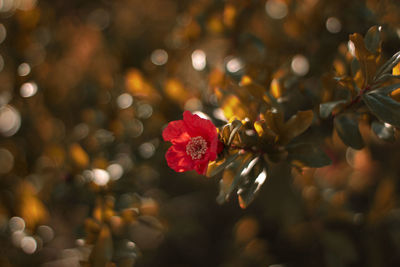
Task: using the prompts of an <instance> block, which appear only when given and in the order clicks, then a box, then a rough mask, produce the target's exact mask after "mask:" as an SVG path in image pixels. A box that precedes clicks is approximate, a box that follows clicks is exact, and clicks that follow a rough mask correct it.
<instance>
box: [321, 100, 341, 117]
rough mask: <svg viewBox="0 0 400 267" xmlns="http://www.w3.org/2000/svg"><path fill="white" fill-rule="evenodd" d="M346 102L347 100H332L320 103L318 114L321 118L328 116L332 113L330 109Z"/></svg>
mask: <svg viewBox="0 0 400 267" xmlns="http://www.w3.org/2000/svg"><path fill="white" fill-rule="evenodd" d="M346 102H347V100H338V101H333V102H328V103H322V104H320V106H319V114H320V116H321V118H323V119H326V118H328V117H329V116H330V115H331V114H332V111H333V110H334V109H335V108H336V107H339V106H342V105H344V104H345V103H346Z"/></svg>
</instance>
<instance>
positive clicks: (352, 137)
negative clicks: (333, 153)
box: [334, 114, 364, 149]
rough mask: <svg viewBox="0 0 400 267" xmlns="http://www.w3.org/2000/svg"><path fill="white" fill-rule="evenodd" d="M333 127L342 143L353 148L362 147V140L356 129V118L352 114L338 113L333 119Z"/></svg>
mask: <svg viewBox="0 0 400 267" xmlns="http://www.w3.org/2000/svg"><path fill="white" fill-rule="evenodd" d="M334 125H335V129H336V131H337V133H338V135H339V136H340V138H341V139H342V141H343V143H345V144H346V145H348V146H350V147H352V148H354V149H361V148H363V147H364V141H363V139H362V137H361V134H360V130H359V129H358V119H357V118H356V117H355V116H353V115H352V114H340V115H338V116H336V117H335V120H334Z"/></svg>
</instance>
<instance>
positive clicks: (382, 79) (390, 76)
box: [374, 73, 400, 84]
mask: <svg viewBox="0 0 400 267" xmlns="http://www.w3.org/2000/svg"><path fill="white" fill-rule="evenodd" d="M391 79H400V75H393V74H389V73H386V74H383V75H381V76H380V77H379V78H378V79H376V80H375V81H374V83H377V84H379V83H383V82H387V81H390V80H391Z"/></svg>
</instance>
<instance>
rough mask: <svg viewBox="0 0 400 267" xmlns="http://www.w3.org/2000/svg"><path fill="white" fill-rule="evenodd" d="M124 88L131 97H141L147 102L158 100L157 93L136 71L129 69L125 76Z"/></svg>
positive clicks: (138, 71)
mask: <svg viewBox="0 0 400 267" xmlns="http://www.w3.org/2000/svg"><path fill="white" fill-rule="evenodd" d="M125 88H126V90H127V91H128V92H130V93H131V94H132V95H133V96H136V97H143V98H146V99H149V100H158V99H160V95H159V93H158V92H157V91H156V90H155V89H154V88H153V86H152V85H151V84H150V83H149V82H148V81H147V80H146V79H145V78H144V76H143V74H142V72H141V71H140V70H138V69H129V70H128V71H127V73H126V76H125Z"/></svg>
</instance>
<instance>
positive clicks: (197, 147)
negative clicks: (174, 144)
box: [186, 136, 207, 159]
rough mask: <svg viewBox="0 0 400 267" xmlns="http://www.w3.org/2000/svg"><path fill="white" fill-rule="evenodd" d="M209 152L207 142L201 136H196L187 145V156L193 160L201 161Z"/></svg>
mask: <svg viewBox="0 0 400 267" xmlns="http://www.w3.org/2000/svg"><path fill="white" fill-rule="evenodd" d="M206 151H207V142H206V140H204V138H203V137H201V136H196V137H193V138H192V139H190V141H189V143H188V144H187V145H186V154H188V155H189V156H190V157H192V159H201V157H203V155H204V154H205V153H206Z"/></svg>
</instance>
